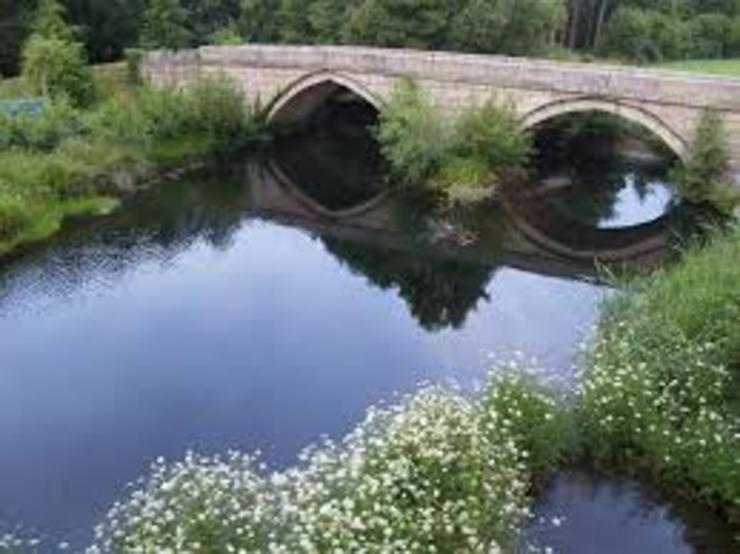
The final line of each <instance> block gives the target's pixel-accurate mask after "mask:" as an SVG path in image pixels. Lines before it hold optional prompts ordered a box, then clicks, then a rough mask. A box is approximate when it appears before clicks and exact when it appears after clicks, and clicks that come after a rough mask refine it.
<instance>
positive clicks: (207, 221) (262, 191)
mask: <svg viewBox="0 0 740 554" xmlns="http://www.w3.org/2000/svg"><path fill="white" fill-rule="evenodd" d="M287 147H289V149H292V151H291V152H288V153H285V152H283V151H280V150H279V152H278V153H277V155H275V156H274V157H272V158H270V159H267V160H259V161H257V160H249V161H247V162H245V163H241V164H237V165H229V166H223V167H220V168H209V169H207V170H204V171H202V172H200V173H197V174H194V175H192V176H189V177H188V178H187V180H186V181H185V182H182V183H172V184H163V185H161V186H157V187H153V188H151V189H150V190H147V191H144V192H142V193H140V194H138V195H136V196H134V197H132V198H130V199H128V200H127V201H126V202H124V204H123V206H122V207H121V208H120V209H119V210H118V211H116V212H114V213H113V214H111V215H109V216H107V217H104V218H91V219H85V220H80V221H76V222H72V223H70V224H67V225H66V226H65V229H64V230H63V232H61V233H59V234H58V235H57V236H55V237H54V238H52V239H51V240H49V241H47V242H45V243H42V244H38V245H35V246H32V247H30V248H28V249H27V250H26V251H24V252H22V253H19V254H17V255H16V256H15V257H14V258H13V259H6V260H4V261H3V267H2V270H0V305H2V303H3V302H4V301H5V299H7V298H14V297H15V298H17V297H18V294H17V292H18V291H17V287H18V286H28V283H29V282H33V283H35V284H34V287H36V289H38V288H41V287H45V286H48V287H49V288H50V290H44V291H39V290H35V292H36V293H38V292H44V293H48V294H53V295H67V294H69V293H70V292H72V290H74V289H77V288H82V287H85V286H86V284H87V283H88V282H92V281H98V282H99V281H101V280H105V281H108V282H109V281H111V280H114V279H117V278H120V277H121V276H122V275H124V274H126V273H127V272H128V271H130V270H131V269H135V268H136V267H139V266H141V265H143V264H146V263H151V262H156V263H158V264H170V263H172V262H173V261H174V260H175V259H176V258H177V257H178V256H179V255H180V254H181V253H183V252H185V251H187V250H189V249H192V248H197V247H199V245H200V244H203V243H205V244H208V245H210V246H211V247H213V248H216V249H218V250H224V251H226V250H229V249H231V248H232V247H234V245H235V243H237V242H238V241H240V240H246V239H245V238H244V232H245V229H246V228H247V227H248V226H249V225H252V224H253V222H255V221H265V220H266V221H272V222H275V223H278V224H280V225H283V226H289V227H292V228H295V229H297V230H299V231H300V232H304V233H307V234H309V235H310V236H311V237H312V238H314V239H316V240H318V241H320V242H321V243H322V245H323V247H324V248H325V250H326V251H327V252H328V253H329V254H330V255H332V256H333V257H335V258H336V259H338V260H339V261H340V262H341V263H342V264H344V265H345V266H346V267H347V268H348V269H349V270H350V271H352V272H353V273H355V274H357V275H361V276H363V277H364V278H366V279H367V280H368V281H369V282H370V283H371V284H372V285H374V286H376V287H379V288H381V289H395V290H397V291H398V294H399V296H400V297H401V298H402V299H403V300H404V301H405V302H406V304H407V306H408V309H409V311H410V312H411V313H412V314H413V315H414V316H415V318H416V319H417V320H418V321H419V322H420V324H422V325H423V326H424V327H425V328H426V329H428V330H439V329H445V328H456V327H460V326H461V325H463V323H464V322H465V320H466V318H467V316H468V315H469V314H470V313H471V311H472V310H474V309H475V308H476V306H478V305H479V303H481V302H485V301H487V300H488V294H489V293H490V283H491V282H492V280H493V276H494V275H495V274H496V272H497V271H500V270H501V269H503V268H511V269H517V270H521V271H525V272H530V273H536V274H540V275H545V276H552V277H557V278H563V279H569V280H587V281H590V282H597V283H599V282H602V276H603V274H602V273H601V272H600V270H599V267H598V264H597V263H596V262H597V260H598V259H602V260H607V261H608V262H610V263H611V265H612V267H613V268H617V269H621V268H625V269H628V270H632V269H639V268H642V267H645V266H646V265H648V266H649V265H651V264H655V263H658V262H660V261H661V260H662V259H664V258H665V256H666V255H669V254H670V252H671V249H670V237H671V236H672V234H671V232H670V229H671V223H670V220H669V219H661V220H660V221H658V222H655V223H651V224H649V225H646V226H641V227H637V228H632V229H627V230H624V231H614V230H603V229H602V230H599V229H593V228H588V227H587V226H585V225H582V226H581V227H573V226H570V227H568V229H569V231H568V232H567V233H566V232H564V231H563V228H562V226H561V224H560V223H559V222H558V221H556V220H555V219H554V218H553V217H552V215H551V214H552V213H553V212H552V211H550V212H547V211H546V210H545V209H544V208H542V205H539V207H538V204H537V203H536V202H535V203H532V202H518V201H517V202H514V201H508V200H507V201H504V202H491V203H488V204H486V205H482V206H479V207H478V208H476V209H475V210H469V211H466V212H465V213H463V214H455V215H454V217H451V216H449V215H448V216H440V215H439V214H438V213H436V212H434V211H429V210H426V209H424V207H423V206H420V205H419V203H418V202H417V201H416V200H414V199H409V198H407V197H405V196H403V195H400V194H386V193H384V192H383V190H384V188H383V187H382V186H380V185H377V186H374V187H373V186H370V187H369V188H363V187H360V186H353V183H355V182H354V181H353V180H352V178H351V177H352V176H353V175H357V174H359V171H358V168H357V167H353V166H352V164H353V163H354V162H353V161H352V160H353V159H354V160H355V161H357V163H358V164H361V163H365V161H366V158H363V157H362V156H358V157H355V158H352V157H350V156H344V157H339V158H338V157H332V156H324V154H323V152H325V150H323V149H321V148H316V149H313V148H310V147H307V148H305V149H303V150H300V151H297V150H296V148H297V147H296V144H295V143H288V144H287ZM297 152H299V153H297ZM337 160H340V161H337ZM368 175H370V173H367V174H363V176H364V177H363V178H365V179H366V178H368V177H367V176H368ZM355 185H356V183H355ZM368 190H370V191H372V194H370V193H368ZM548 213H549V214H550V215H549V216H548V217H545V215H547V214H548ZM597 239H598V240H597ZM29 272H30V273H34V274H38V275H50V276H54V278H53V279H51V278H49V279H31V280H29V279H28V274H29Z"/></svg>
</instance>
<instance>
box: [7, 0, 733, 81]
mask: <svg viewBox="0 0 740 554" xmlns="http://www.w3.org/2000/svg"><path fill="white" fill-rule="evenodd" d="M41 1H42V0H0V74H5V75H8V74H15V73H16V72H17V71H18V66H19V60H20V52H21V50H22V47H23V43H24V42H25V40H26V39H27V37H28V35H29V34H30V32H31V31H32V28H31V26H32V23H31V22H32V21H33V19H34V18H33V14H34V12H35V11H36V10H37V9H38V7H39V4H40V3H41ZM55 1H56V0H55ZM60 1H61V3H62V4H63V5H64V7H66V9H67V12H68V13H69V17H70V19H71V22H72V23H73V25H74V26H75V30H76V33H77V38H78V39H79V40H82V41H83V43H84V44H85V47H86V48H87V51H88V55H89V57H90V59H91V60H92V61H94V62H102V61H110V60H115V59H118V58H120V57H121V54H122V52H123V50H124V49H125V48H127V47H131V46H136V45H140V44H143V45H146V46H162V47H172V46H175V47H179V46H189V45H197V44H205V43H209V42H213V41H214V40H216V39H215V38H214V37H223V36H229V37H232V36H233V35H237V38H238V36H241V38H242V39H243V40H244V41H248V42H288V43H309V44H311V43H316V44H328V43H352V44H370V45H379V46H394V47H417V48H435V49H437V48H439V49H442V48H444V49H456V50H463V51H471V52H493V53H505V54H514V55H553V54H559V55H562V54H563V53H564V52H565V51H566V50H565V48H571V49H578V50H583V51H587V52H589V51H590V52H594V53H597V54H606V55H610V56H615V57H621V58H626V59H631V60H636V61H659V60H669V59H683V58H698V57H704V58H713V57H714V58H717V57H729V56H740V0H60ZM226 30H228V33H226V32H225V31H226Z"/></svg>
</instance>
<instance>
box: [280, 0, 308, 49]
mask: <svg viewBox="0 0 740 554" xmlns="http://www.w3.org/2000/svg"><path fill="white" fill-rule="evenodd" d="M278 21H279V22H280V39H281V40H282V41H283V42H287V43H288V44H303V43H308V42H311V27H310V25H309V21H308V2H306V0H280V11H279V13H278Z"/></svg>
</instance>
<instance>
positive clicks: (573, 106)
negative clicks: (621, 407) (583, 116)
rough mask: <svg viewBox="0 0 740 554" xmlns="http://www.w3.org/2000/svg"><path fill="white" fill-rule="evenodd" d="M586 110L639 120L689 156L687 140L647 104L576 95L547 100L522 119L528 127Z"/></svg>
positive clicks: (676, 150) (684, 157)
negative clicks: (647, 108)
mask: <svg viewBox="0 0 740 554" xmlns="http://www.w3.org/2000/svg"><path fill="white" fill-rule="evenodd" d="M583 112H602V113H608V114H612V115H614V116H616V117H621V118H623V119H626V120H628V121H630V122H632V123H636V124H637V125H639V126H640V127H642V128H645V129H647V130H649V131H650V132H652V133H653V134H654V135H656V136H657V137H658V138H660V139H661V140H662V141H663V143H664V144H665V145H666V146H667V147H668V148H670V150H671V151H672V152H673V153H674V154H675V155H676V156H677V157H678V158H679V159H680V160H681V161H682V162H685V161H686V160H687V159H688V156H689V146H688V144H687V142H686V140H684V138H683V137H681V135H679V134H678V133H677V132H676V131H674V130H673V129H672V128H671V127H670V126H669V125H668V124H667V123H666V122H665V121H663V120H662V119H660V118H659V117H658V116H656V115H654V114H652V113H650V112H649V111H648V110H646V109H644V108H641V107H637V106H633V105H630V104H626V103H622V102H617V101H613V100H606V99H600V98H576V99H567V100H560V101H557V102H553V103H550V104H545V105H544V106H540V107H539V108H536V109H535V110H532V111H531V112H529V113H528V114H526V115H525V116H524V118H523V119H522V126H523V128H524V129H526V130H532V129H534V128H535V127H537V126H538V125H540V124H542V123H544V122H545V121H548V120H550V119H553V118H556V117H559V116H562V115H567V114H572V113H583Z"/></svg>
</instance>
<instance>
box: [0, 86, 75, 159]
mask: <svg viewBox="0 0 740 554" xmlns="http://www.w3.org/2000/svg"><path fill="white" fill-rule="evenodd" d="M86 130H87V126H86V124H85V121H84V118H83V115H82V113H81V112H80V111H79V110H77V109H76V108H74V107H73V106H72V105H71V104H70V103H69V101H68V100H67V99H66V98H64V97H61V98H59V99H57V100H55V101H53V102H50V103H48V104H47V105H46V106H45V107H44V110H43V112H42V113H41V115H40V116H24V115H17V116H7V115H3V114H2V113H0V150H7V149H9V148H22V149H28V150H34V151H46V152H48V151H51V150H53V149H54V148H56V147H57V145H58V144H59V143H61V142H62V141H63V140H65V139H67V138H70V137H74V136H79V135H82V134H85V132H86Z"/></svg>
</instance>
